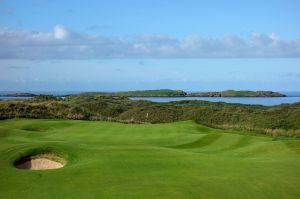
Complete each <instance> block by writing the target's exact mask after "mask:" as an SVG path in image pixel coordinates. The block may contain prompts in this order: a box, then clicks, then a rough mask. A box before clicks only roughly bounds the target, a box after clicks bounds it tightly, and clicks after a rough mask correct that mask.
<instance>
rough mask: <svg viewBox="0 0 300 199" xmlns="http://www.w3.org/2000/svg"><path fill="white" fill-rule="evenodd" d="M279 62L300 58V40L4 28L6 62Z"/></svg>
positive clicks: (0, 52) (1, 49)
mask: <svg viewBox="0 0 300 199" xmlns="http://www.w3.org/2000/svg"><path fill="white" fill-rule="evenodd" d="M261 57H262V58H268V57H270V58H279V57H300V39H297V40H286V39H281V38H278V37H277V36H276V35H274V34H269V35H267V34H261V33H253V34H251V35H249V36H248V37H246V38H244V37H239V36H236V35H229V34H228V35H225V36H223V37H220V38H213V37H203V36H199V35H194V36H188V37H185V38H183V39H178V38H175V37H171V36H167V35H153V34H145V35H139V36H135V37H126V38H125V37H123V38H117V37H104V36H101V35H97V36H95V35H88V34H85V33H79V32H74V31H71V30H68V29H66V28H65V27H64V26H62V25H57V26H55V27H54V29H53V31H52V32H37V31H28V30H15V29H9V28H0V59H110V58H261Z"/></svg>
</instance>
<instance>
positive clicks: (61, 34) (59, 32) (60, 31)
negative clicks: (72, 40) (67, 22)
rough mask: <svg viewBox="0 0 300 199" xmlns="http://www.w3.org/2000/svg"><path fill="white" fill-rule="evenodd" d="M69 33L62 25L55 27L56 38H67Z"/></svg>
mask: <svg viewBox="0 0 300 199" xmlns="http://www.w3.org/2000/svg"><path fill="white" fill-rule="evenodd" d="M68 35H69V32H68V30H67V29H66V28H65V27H63V26H62V25H56V26H55V27H54V37H55V39H66V38H67V37H68Z"/></svg>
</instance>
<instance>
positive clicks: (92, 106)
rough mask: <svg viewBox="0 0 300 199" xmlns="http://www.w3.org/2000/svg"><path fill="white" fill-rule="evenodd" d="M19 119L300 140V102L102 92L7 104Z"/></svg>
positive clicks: (1, 108) (4, 112)
mask: <svg viewBox="0 0 300 199" xmlns="http://www.w3.org/2000/svg"><path fill="white" fill-rule="evenodd" d="M15 117H17V118H64V119H80V120H106V121H118V122H125V123H166V122H174V121H182V120H194V121H196V122H198V123H200V124H203V125H207V126H212V127H218V128H231V129H232V128H236V129H246V130H251V131H256V132H259V133H267V134H272V135H287V136H300V130H299V129H300V122H299V118H300V103H295V104H283V105H279V106H271V107H266V106H259V105H242V104H228V103H222V102H217V103H216V102H207V101H177V102H169V103H155V102H150V101H143V100H139V101H134V100H129V99H128V98H126V97H108V96H102V95H101V94H84V95H72V96H69V97H66V98H65V99H61V98H57V97H53V96H37V97H34V98H32V99H30V100H24V101H20V100H18V101H14V100H9V101H1V102H0V119H9V118H15Z"/></svg>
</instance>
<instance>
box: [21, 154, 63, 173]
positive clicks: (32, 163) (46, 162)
mask: <svg viewBox="0 0 300 199" xmlns="http://www.w3.org/2000/svg"><path fill="white" fill-rule="evenodd" d="M54 159H60V158H59V157H55V156H53V155H52V154H51V155H49V154H42V155H36V156H31V157H27V158H24V160H20V161H19V162H18V163H17V164H16V168H18V169H29V170H47V169H59V168H62V167H64V164H63V163H62V162H63V161H56V160H54Z"/></svg>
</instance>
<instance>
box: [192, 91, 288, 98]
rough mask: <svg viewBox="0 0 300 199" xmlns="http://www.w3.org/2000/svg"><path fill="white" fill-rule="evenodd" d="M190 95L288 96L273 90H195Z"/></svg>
mask: <svg viewBox="0 0 300 199" xmlns="http://www.w3.org/2000/svg"><path fill="white" fill-rule="evenodd" d="M187 96H188V97H286V95H284V94H281V93H278V92H273V91H247V90H245V91H236V90H226V91H221V92H195V93H189V94H187Z"/></svg>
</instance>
